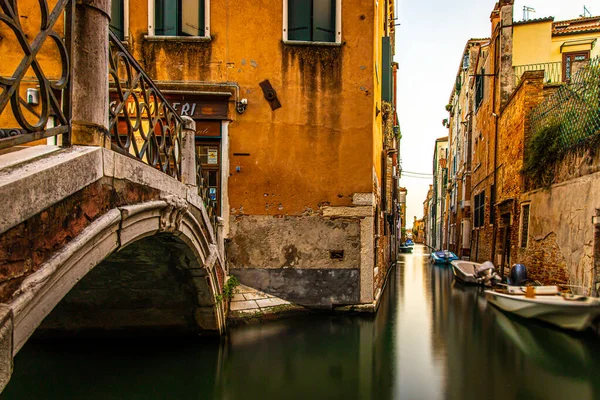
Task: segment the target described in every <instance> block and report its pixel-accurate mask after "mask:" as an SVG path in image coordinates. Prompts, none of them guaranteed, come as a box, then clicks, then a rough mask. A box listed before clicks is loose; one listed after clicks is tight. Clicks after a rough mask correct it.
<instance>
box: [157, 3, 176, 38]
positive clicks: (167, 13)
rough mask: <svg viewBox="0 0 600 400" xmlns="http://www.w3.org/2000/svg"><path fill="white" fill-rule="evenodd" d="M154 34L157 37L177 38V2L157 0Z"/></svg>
mask: <svg viewBox="0 0 600 400" xmlns="http://www.w3.org/2000/svg"><path fill="white" fill-rule="evenodd" d="M154 13H155V18H154V34H155V35H157V36H177V35H178V34H179V32H178V29H177V20H178V14H179V12H178V4H177V0H156V3H155V7H154Z"/></svg>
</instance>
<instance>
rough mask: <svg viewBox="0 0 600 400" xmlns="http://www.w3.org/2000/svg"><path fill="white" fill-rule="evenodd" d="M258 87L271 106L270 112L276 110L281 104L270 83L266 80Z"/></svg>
mask: <svg viewBox="0 0 600 400" xmlns="http://www.w3.org/2000/svg"><path fill="white" fill-rule="evenodd" d="M259 85H260V88H261V89H262V91H263V94H264V95H265V99H266V100H267V101H268V102H269V105H270V106H271V110H277V109H278V108H280V107H281V103H280V102H279V99H278V98H277V92H276V91H275V89H273V86H271V82H269V80H268V79H265V80H264V81H262V82H260V83H259Z"/></svg>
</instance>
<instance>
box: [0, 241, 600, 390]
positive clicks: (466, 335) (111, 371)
mask: <svg viewBox="0 0 600 400" xmlns="http://www.w3.org/2000/svg"><path fill="white" fill-rule="evenodd" d="M599 373H600V340H599V339H598V338H597V337H596V336H594V335H593V334H591V333H587V334H584V335H577V336H573V335H570V334H567V333H565V332H562V331H559V330H554V329H548V328H547V327H546V326H543V325H539V324H535V323H523V322H522V321H521V320H518V319H515V318H513V317H510V316H508V315H506V314H504V313H502V312H500V311H498V310H496V309H495V308H493V307H491V306H488V305H487V304H486V301H485V299H484V298H483V297H482V296H481V293H480V292H479V289H478V288H473V287H464V286H461V285H458V284H456V283H454V282H453V279H452V273H451V271H450V269H449V268H448V267H438V266H433V267H432V266H430V265H429V264H428V263H427V258H426V254H424V251H423V248H422V247H418V246H417V247H416V248H415V251H414V253H413V254H406V255H402V261H401V262H400V263H399V264H398V267H397V269H396V271H395V272H393V273H392V275H391V277H390V281H389V284H388V287H387V290H386V292H385V295H384V298H383V300H382V303H381V307H380V310H379V313H378V314H377V316H376V317H375V318H372V317H367V316H348V315H337V316H327V315H318V316H310V317H303V318H295V319H288V320H282V321H276V322H271V323H265V324H261V325H252V326H245V327H239V328H235V329H232V330H231V332H230V334H229V336H228V337H227V338H226V339H223V340H194V341H192V340H182V339H174V338H161V339H153V340H145V341H98V340H95V341H92V340H86V341H72V340H71V341H53V342H30V343H28V344H27V345H26V346H25V347H24V348H23V350H21V352H20V353H19V354H18V356H17V357H16V359H15V372H14V375H13V378H12V380H11V382H10V384H9V385H8V387H7V388H6V390H5V392H4V393H3V394H2V395H1V396H0V398H1V399H392V398H395V399H482V398H485V399H513V398H524V399H564V398H574V399H582V400H586V399H600V378H599V376H600V375H599Z"/></svg>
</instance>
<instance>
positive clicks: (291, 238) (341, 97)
mask: <svg viewBox="0 0 600 400" xmlns="http://www.w3.org/2000/svg"><path fill="white" fill-rule="evenodd" d="M111 10H112V12H111V14H112V16H111V17H112V20H111V30H112V31H113V32H114V33H115V34H116V35H117V36H119V38H120V39H121V40H122V41H123V43H124V44H125V45H126V46H127V48H128V49H129V51H130V52H131V53H132V55H133V56H134V57H135V59H136V60H138V62H139V63H140V64H141V65H142V67H143V68H144V69H145V71H146V72H147V74H148V75H149V77H150V78H151V79H153V80H154V81H155V83H156V84H157V86H158V87H159V88H160V89H161V91H162V92H163V93H164V94H165V97H166V98H167V100H168V101H169V102H170V103H171V104H172V105H173V107H174V108H175V109H176V110H177V111H178V112H179V113H180V114H181V115H184V116H189V117H192V118H193V119H194V120H195V122H196V148H197V154H198V157H199V161H200V163H201V164H202V182H201V184H202V186H203V188H204V194H205V201H206V204H207V206H208V211H209V213H211V214H212V217H213V218H214V221H215V227H216V228H217V229H216V230H217V233H218V239H219V243H220V246H221V247H222V252H223V253H224V254H226V258H227V265H228V268H229V273H230V274H233V275H236V276H238V278H239V279H240V281H241V282H242V283H245V284H247V285H249V286H253V287H256V288H258V289H261V290H263V291H265V292H267V293H272V294H274V295H278V296H280V297H283V298H286V299H289V300H291V301H295V302H297V303H300V304H304V305H308V306H316V307H336V306H346V305H356V304H364V305H368V306H369V307H372V306H373V305H376V303H377V298H378V296H379V294H380V292H381V288H382V286H383V283H384V280H385V277H386V276H387V272H388V270H389V268H390V266H391V265H392V263H393V262H394V260H395V243H396V237H397V234H398V232H396V231H397V229H398V228H397V217H398V203H397V188H398V184H397V181H398V175H399V160H398V154H399V152H398V147H399V143H398V142H399V137H400V134H399V128H398V127H397V124H398V123H397V117H396V111H395V90H396V86H395V84H394V79H395V70H396V69H397V66H395V65H393V48H394V26H395V25H394V24H395V20H394V18H395V10H394V2H393V1H391V0H379V1H375V2H373V1H371V0H346V1H343V2H342V1H341V0H278V1H264V0H258V1H252V2H229V1H226V0H120V1H114V2H113V3H112V7H111ZM20 12H21V13H22V14H23V15H24V17H27V16H29V14H31V15H33V14H35V7H31V8H28V7H26V6H23V7H22V8H21V9H20ZM2 45H3V44H2V42H0V46H2ZM0 49H1V47H0ZM49 59H50V60H51V59H52V54H51V52H50V53H49ZM18 60H20V55H15V63H16V62H18ZM49 71H51V70H49ZM57 73H58V72H57ZM23 90H25V89H23ZM23 95H24V94H23ZM75 95H76V94H75ZM110 96H113V95H112V94H109V97H110ZM33 108H35V106H33ZM2 117H4V116H2ZM2 122H6V121H2ZM4 125H6V124H3V126H4Z"/></svg>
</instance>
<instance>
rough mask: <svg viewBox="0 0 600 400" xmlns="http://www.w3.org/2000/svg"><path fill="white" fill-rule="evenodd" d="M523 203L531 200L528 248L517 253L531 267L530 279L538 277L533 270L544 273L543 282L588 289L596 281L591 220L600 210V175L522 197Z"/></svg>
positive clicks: (589, 176)
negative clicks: (567, 284)
mask: <svg viewBox="0 0 600 400" xmlns="http://www.w3.org/2000/svg"><path fill="white" fill-rule="evenodd" d="M522 200H523V201H527V200H530V201H531V208H530V223H529V245H528V248H527V249H525V250H519V256H520V257H522V260H524V261H525V262H529V263H532V265H534V275H533V276H532V277H533V278H535V276H537V275H538V272H535V270H536V269H543V270H544V271H543V272H542V271H540V272H539V274H540V276H541V277H543V278H548V279H550V280H554V279H556V280H557V281H562V280H564V279H566V280H567V281H568V282H569V283H570V284H572V285H581V286H585V287H591V286H592V284H593V281H594V279H595V276H594V274H595V272H594V259H593V254H594V225H593V223H592V217H593V216H595V215H596V209H597V208H600V173H595V174H591V175H586V176H584V177H581V178H577V179H573V180H571V181H568V182H565V183H561V184H557V185H554V186H552V187H551V188H550V189H549V190H547V191H546V190H537V191H533V192H529V193H525V194H524V195H523V196H522ZM536 264H539V265H536ZM528 267H529V266H528ZM563 270H564V271H563Z"/></svg>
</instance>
